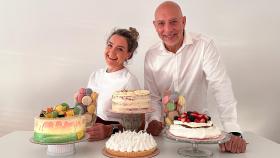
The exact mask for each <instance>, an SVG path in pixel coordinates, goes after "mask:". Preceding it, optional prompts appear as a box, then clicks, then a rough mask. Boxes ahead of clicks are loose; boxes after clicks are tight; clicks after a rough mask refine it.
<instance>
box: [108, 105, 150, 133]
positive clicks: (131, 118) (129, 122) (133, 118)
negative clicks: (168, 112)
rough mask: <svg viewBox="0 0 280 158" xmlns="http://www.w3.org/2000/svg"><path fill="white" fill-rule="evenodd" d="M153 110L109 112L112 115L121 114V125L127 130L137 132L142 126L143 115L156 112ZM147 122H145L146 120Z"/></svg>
mask: <svg viewBox="0 0 280 158" xmlns="http://www.w3.org/2000/svg"><path fill="white" fill-rule="evenodd" d="M154 111H155V110H154V109H153V108H149V109H139V110H138V109H135V110H130V111H123V112H119V111H113V110H112V109H110V110H109V112H110V113H113V114H120V115H121V116H120V118H121V124H122V126H123V127H124V129H125V130H131V131H134V130H135V131H137V130H138V129H139V128H140V127H141V125H142V121H143V120H142V115H143V114H146V113H151V112H154ZM144 121H145V120H144Z"/></svg>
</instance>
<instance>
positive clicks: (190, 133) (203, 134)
mask: <svg viewBox="0 0 280 158" xmlns="http://www.w3.org/2000/svg"><path fill="white" fill-rule="evenodd" d="M169 132H170V133H171V134H173V135H175V136H178V137H185V138H196V139H206V138H217V137H219V136H220V135H221V131H220V130H219V129H218V128H217V127H216V126H214V125H213V124H212V122H211V121H209V122H207V123H195V122H190V123H187V122H181V121H177V120H175V121H174V124H172V125H171V126H170V128H169Z"/></svg>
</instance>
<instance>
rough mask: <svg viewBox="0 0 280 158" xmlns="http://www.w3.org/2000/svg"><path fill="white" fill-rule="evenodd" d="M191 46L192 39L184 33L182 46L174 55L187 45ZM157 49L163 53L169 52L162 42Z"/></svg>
mask: <svg viewBox="0 0 280 158" xmlns="http://www.w3.org/2000/svg"><path fill="white" fill-rule="evenodd" d="M191 44H193V39H192V37H191V35H190V34H189V33H188V32H185V35H184V41H183V44H182V46H181V47H180V48H179V49H178V50H177V52H176V54H177V53H180V52H181V50H182V49H183V48H185V47H186V46H187V45H191ZM159 49H160V50H162V51H165V52H169V51H168V50H167V49H166V48H165V46H164V43H163V42H161V43H160V47H159Z"/></svg>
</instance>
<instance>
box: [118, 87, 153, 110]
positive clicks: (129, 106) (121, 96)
mask: <svg viewBox="0 0 280 158" xmlns="http://www.w3.org/2000/svg"><path fill="white" fill-rule="evenodd" d="M150 101H151V98H150V92H149V91H147V90H135V91H127V90H123V91H116V92H114V93H113V96H112V110H113V111H115V112H128V111H133V110H145V109H149V108H150V106H151V105H150Z"/></svg>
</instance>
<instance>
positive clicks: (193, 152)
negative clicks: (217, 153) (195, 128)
mask: <svg viewBox="0 0 280 158" xmlns="http://www.w3.org/2000/svg"><path fill="white" fill-rule="evenodd" d="M168 129H169V128H168V127H166V128H165V129H164V132H163V135H164V137H166V138H168V139H170V140H175V141H178V142H184V143H191V144H192V147H183V148H179V149H178V150H177V153H178V154H179V155H181V156H184V157H203V158H205V157H213V152H212V151H209V150H205V149H199V148H198V144H221V143H224V142H227V141H229V140H230V138H231V135H230V134H228V133H226V132H222V134H221V135H220V136H219V137H217V138H211V139H190V138H183V137H178V136H174V135H172V134H171V133H170V132H169V130H168Z"/></svg>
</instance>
